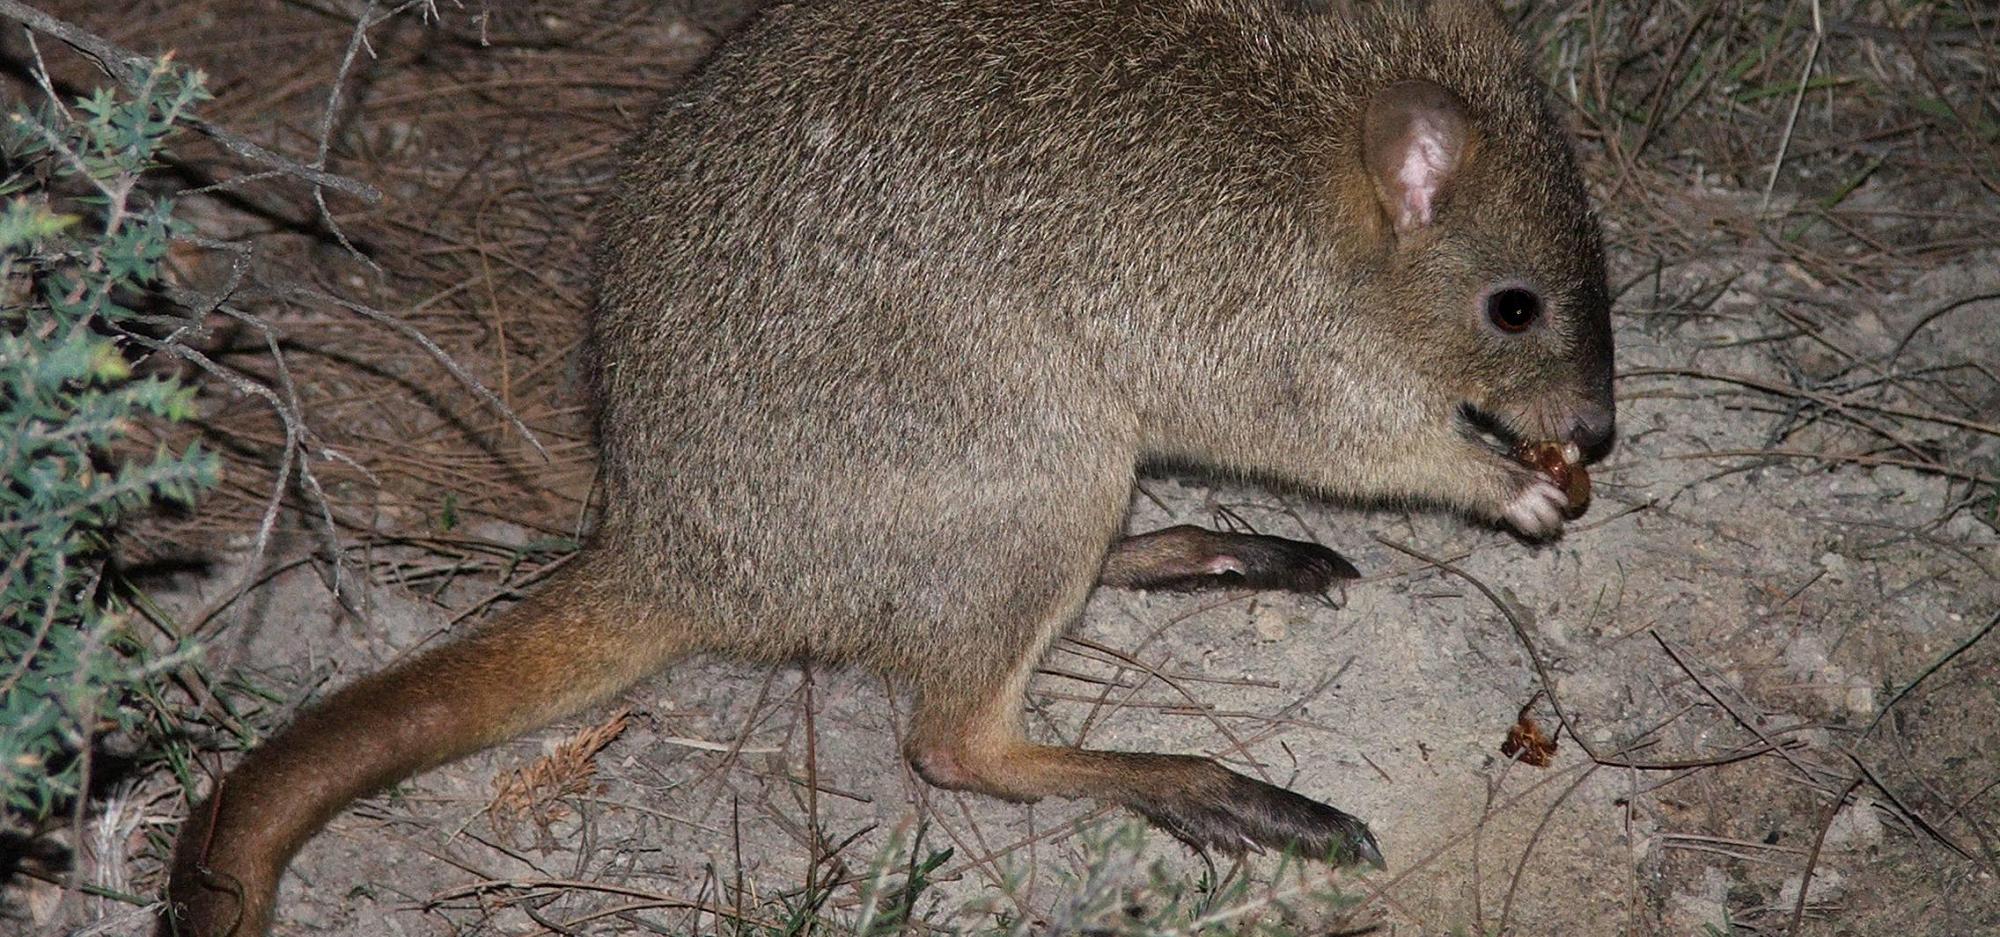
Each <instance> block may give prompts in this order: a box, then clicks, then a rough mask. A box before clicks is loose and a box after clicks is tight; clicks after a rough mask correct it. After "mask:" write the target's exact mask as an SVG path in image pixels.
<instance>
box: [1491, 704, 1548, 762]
mask: <svg viewBox="0 0 2000 937" xmlns="http://www.w3.org/2000/svg"><path fill="white" fill-rule="evenodd" d="M1555 753H1556V740H1555V739H1553V738H1550V737H1549V736H1548V735H1546V734H1544V733H1543V732H1542V727H1541V724H1540V723H1537V722H1536V721H1535V717H1533V716H1530V715H1528V711H1527V710H1525V709H1524V710H1521V714H1520V715H1519V716H1517V717H1516V718H1515V720H1514V724H1513V725H1512V726H1509V727H1508V729H1507V738H1506V740H1505V741H1502V742H1501V743H1500V754H1502V755H1505V756H1507V757H1509V758H1512V759H1514V760H1515V761H1521V762H1526V763H1528V764H1531V765H1534V766H1535V767H1537V768H1546V767H1548V766H1549V761H1550V760H1551V759H1552V758H1553V757H1554V756H1555Z"/></svg>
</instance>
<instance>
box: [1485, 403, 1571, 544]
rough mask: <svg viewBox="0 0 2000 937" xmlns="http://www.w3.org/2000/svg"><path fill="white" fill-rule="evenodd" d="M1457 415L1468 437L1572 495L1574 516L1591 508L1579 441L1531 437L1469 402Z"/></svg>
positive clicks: (1569, 495) (1497, 416) (1496, 415)
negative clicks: (1540, 475)
mask: <svg viewBox="0 0 2000 937" xmlns="http://www.w3.org/2000/svg"><path fill="white" fill-rule="evenodd" d="M1458 416H1459V425H1460V427H1461V429H1463V430H1464V432H1465V434H1466V435H1467V436H1468V437H1469V438H1471V439H1474V440H1477V441H1478V442H1479V443H1480V444H1481V445H1483V446H1485V447H1487V448H1488V449H1491V450H1492V451H1493V452H1494V454H1496V455H1499V456H1501V457H1503V458H1506V459H1510V460H1512V461H1515V462H1519V463H1521V464H1523V465H1526V466H1529V467H1530V468H1533V469H1534V470H1536V471H1537V472H1540V473H1541V474H1542V475H1544V476H1546V477H1547V478H1548V480H1549V481H1551V482H1553V483H1555V486H1556V487H1557V488H1560V489H1562V490H1563V493H1564V494H1565V495H1568V497H1569V515H1570V516H1571V517H1580V516H1582V514H1583V512H1584V511H1586V510H1588V509H1589V508H1590V472H1589V470H1587V469H1585V468H1584V466H1583V458H1584V453H1583V450H1582V449H1581V448H1580V447H1578V446H1577V444H1576V443H1574V442H1571V441H1567V440H1546V439H1533V440H1531V439H1528V438H1526V437H1524V436H1522V435H1521V434H1520V433H1519V432H1516V431H1515V430H1514V428H1513V427H1511V426H1509V425H1508V424H1507V421H1506V420H1505V419H1503V418H1502V417H1500V416H1499V415H1498V414H1495V413H1492V412H1490V411H1487V410H1482V409H1480V408H1479V407H1477V406H1475V405H1473V404H1472V403H1470V402H1465V403H1460V404H1459V405H1458Z"/></svg>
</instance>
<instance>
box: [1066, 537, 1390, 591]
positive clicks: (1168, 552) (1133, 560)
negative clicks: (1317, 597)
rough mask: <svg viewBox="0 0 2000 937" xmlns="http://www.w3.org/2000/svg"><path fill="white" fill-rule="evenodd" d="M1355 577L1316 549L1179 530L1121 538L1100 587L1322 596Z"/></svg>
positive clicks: (1340, 560)
mask: <svg viewBox="0 0 2000 937" xmlns="http://www.w3.org/2000/svg"><path fill="white" fill-rule="evenodd" d="M1360 575H1361V572H1360V571H1359V570H1357V569H1355V568H1354V564H1352V563H1349V562H1348V561H1347V560H1346V558H1344V557H1342V556H1341V555H1340V554H1338V553H1335V552H1334V551H1332V550H1329V549H1327V548H1326V547H1323V546H1320V545H1319V544H1317V543H1307V542H1306V541H1303V540H1287V539H1285V538H1283V537H1271V536H1266V535H1264V534H1242V533H1232V532H1223V531H1214V530H1208V529H1205V528H1201V527H1194V526H1191V525H1187V524H1183V525H1180V526H1178V527H1169V528H1166V529H1165V530H1156V531H1153V532H1151V533H1146V534H1139V535H1136V536H1132V537H1127V538H1125V539H1124V540H1121V541H1119V542H1118V544H1117V545H1115V546H1114V547H1112V550H1111V553H1110V555H1109V556H1107V557H1106V558H1105V564H1104V574H1103V576H1102V577H1101V581H1102V582H1103V583H1104V584H1105V585H1108V586H1114V587H1118V588H1126V589H1204V588H1217V587H1221V588H1238V589H1276V590H1283V591H1286V592H1303V593H1308V594H1319V593H1324V592H1326V591H1327V590H1328V589H1331V588H1332V587H1333V586H1334V585H1335V584H1336V583H1338V582H1340V581H1341V580H1344V579H1355V578H1359V577H1360Z"/></svg>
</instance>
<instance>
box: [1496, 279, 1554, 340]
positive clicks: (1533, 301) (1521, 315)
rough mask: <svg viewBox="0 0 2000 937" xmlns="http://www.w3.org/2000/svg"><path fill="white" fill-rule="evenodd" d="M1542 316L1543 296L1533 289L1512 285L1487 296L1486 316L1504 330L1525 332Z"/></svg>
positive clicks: (1497, 327)
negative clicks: (1536, 293)
mask: <svg viewBox="0 0 2000 937" xmlns="http://www.w3.org/2000/svg"><path fill="white" fill-rule="evenodd" d="M1541 317H1542V298H1541V297H1540V296H1537V295H1535V292H1534V291H1533V290H1525V289H1522V288H1520V287H1518V286H1510V287H1507V288H1506V289H1504V290H1494V291H1493V294H1492V295H1491V296H1488V297H1486V318H1487V319H1488V320H1489V321H1491V322H1492V323H1493V327H1494V328H1496V329H1499V330H1500V331H1502V332H1525V331H1527V330H1528V326H1531V325H1534V324H1535V320H1536V319H1539V318H1541Z"/></svg>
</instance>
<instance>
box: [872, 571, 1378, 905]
mask: <svg viewBox="0 0 2000 937" xmlns="http://www.w3.org/2000/svg"><path fill="white" fill-rule="evenodd" d="M1075 610H1076V609H1072V608H1065V609H1064V610H1063V611H1064V614H1063V615H1062V616H1061V617H1059V618H1056V619H1055V620H1054V624H1053V626H1052V627H1049V628H1048V629H1046V631H1045V634H1046V635H1047V636H1049V637H1051V638H1052V637H1053V635H1054V634H1055V633H1056V631H1057V630H1058V629H1059V628H1060V626H1061V625H1062V624H1065V623H1067V621H1068V620H1069V613H1071V612H1073V611H1075ZM1045 646H1046V641H1044V642H1042V643H1041V644H1038V645H1035V646H1032V647H1023V648H1019V649H1017V651H1016V653H1015V654H1013V655H1011V658H1010V659H1007V660H1004V661H998V662H996V663H995V665H994V666H991V667H987V668H979V669H977V670H974V669H970V668H967V669H965V672H959V673H950V674H946V673H934V674H931V675H928V678H927V679H926V680H924V681H923V684H922V685H921V686H920V687H919V688H918V693H917V700H916V703H917V706H916V714H915V720H914V724H913V725H912V728H911V732H910V736H909V738H908V739H907V740H906V743H905V745H904V754H905V756H906V757H908V758H909V760H910V763H911V765H912V766H913V767H914V768H915V769H916V771H917V773H918V774H919V775H921V776H922V777H923V778H924V780H926V781H928V782H930V783H931V784H934V785H936V786H938V787H943V788H948V789H952V790H965V791H975V792H978V793H982V794H987V795H991V796H994V797H1000V798H1004V799H1007V800H1015V801H1034V800H1039V799H1041V798H1043V797H1066V798H1086V799H1093V800H1100V801H1106V802H1109V803H1115V804H1121V805H1123V806H1125V807H1128V808H1130V809H1132V810H1134V811H1136V812H1138V813H1139V814H1140V815H1141V816H1144V817H1145V818H1146V819H1147V820H1149V821H1151V822H1152V823H1153V824H1154V825H1155V826H1158V827H1160V828H1161V829H1164V830H1166V831H1167V832H1169V833H1171V834H1173V835H1174V836H1175V837H1177V838H1179V839H1180V840H1181V841H1183V842H1185V843H1187V844H1188V845H1190V846H1192V847H1194V848H1196V849H1204V850H1208V849H1212V850H1215V851H1217V852H1222V853H1228V854H1240V853H1243V852H1245V851H1251V850H1260V849H1265V848H1269V849H1282V850H1291V851H1293V852H1295V853H1297V854H1299V855H1302V856H1307V857H1311V858H1316V859H1325V860H1328V861H1332V862H1338V863H1349V862H1355V861H1362V862H1368V863H1370V864H1373V865H1375V866H1377V867H1380V866H1381V865H1382V854H1381V850H1380V849H1379V848H1378V847H1377V846H1376V844H1375V838H1374V836H1372V835H1371V834H1370V833H1369V832H1368V827H1367V825H1366V824H1364V823H1362V822H1361V821H1360V820H1358V819H1355V818H1354V817H1352V816H1349V815H1347V814H1345V813H1342V812H1341V811H1339V810H1336V809H1334V808H1332V807H1329V806H1327V805H1325V804H1322V803H1319V802H1318V801H1315V800H1312V799H1310V798H1307V797H1304V796H1302V795H1300V794H1297V793H1294V792H1292V791H1288V790H1285V789H1284V788H1281V787H1276V786H1273V785H1270V784H1266V783H1264V782H1262V781H1258V780H1255V779H1253V778H1248V777H1245V776H1243V775H1240V774H1237V773H1236V772H1233V771H1230V770H1229V769H1227V768H1224V767H1222V766H1221V765H1220V764H1217V763H1216V762H1215V761H1214V760H1212V759H1208V758H1199V757H1195V756H1192V755H1166V754H1154V753H1150V752H1118V751H1099V750H1093V749H1081V748H1066V747H1062V746H1054V745H1038V744H1036V743H1034V742H1031V741H1029V740H1028V738H1027V735H1026V734H1025V732H1024V731H1023V726H1022V707H1023V702H1024V697H1025V694H1026V691H1027V683H1028V676H1029V674H1030V673H1031V672H1032V671H1033V669H1034V667H1035V664H1036V663H1037V661H1039V659H1040V657H1041V652H1042V650H1043V649H1044V647H1045ZM995 650H996V651H997V650H998V649H995ZM995 656H996V657H997V656H1000V655H997V654H996V655H995ZM960 659H961V660H964V659H965V658H960Z"/></svg>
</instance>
